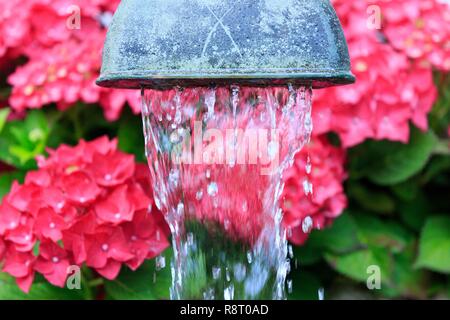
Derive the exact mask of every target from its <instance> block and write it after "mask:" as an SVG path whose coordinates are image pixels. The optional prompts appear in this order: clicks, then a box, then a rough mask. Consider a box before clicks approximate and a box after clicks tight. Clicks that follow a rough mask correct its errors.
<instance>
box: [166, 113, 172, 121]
mask: <svg viewBox="0 0 450 320" xmlns="http://www.w3.org/2000/svg"><path fill="white" fill-rule="evenodd" d="M166 119H167V121H172V116H171V115H170V113H168V114H167V115H166Z"/></svg>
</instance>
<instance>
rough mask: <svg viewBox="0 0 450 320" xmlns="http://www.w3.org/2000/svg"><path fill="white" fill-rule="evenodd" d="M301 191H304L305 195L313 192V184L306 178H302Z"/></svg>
mask: <svg viewBox="0 0 450 320" xmlns="http://www.w3.org/2000/svg"><path fill="white" fill-rule="evenodd" d="M303 192H304V193H305V195H306V196H308V195H310V194H311V195H312V194H313V185H312V183H311V182H309V181H308V180H306V179H305V180H303Z"/></svg>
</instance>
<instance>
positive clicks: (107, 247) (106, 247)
mask: <svg viewBox="0 0 450 320" xmlns="http://www.w3.org/2000/svg"><path fill="white" fill-rule="evenodd" d="M108 250H109V245H108V244H107V243H104V244H102V251H104V252H106V251H108Z"/></svg>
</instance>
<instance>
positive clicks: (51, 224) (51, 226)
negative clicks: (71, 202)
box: [48, 222, 56, 229]
mask: <svg viewBox="0 0 450 320" xmlns="http://www.w3.org/2000/svg"><path fill="white" fill-rule="evenodd" d="M48 226H49V227H50V229H55V227H56V225H55V223H53V222H50V224H49V225H48Z"/></svg>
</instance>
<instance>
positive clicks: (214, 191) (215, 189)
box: [208, 182, 219, 197]
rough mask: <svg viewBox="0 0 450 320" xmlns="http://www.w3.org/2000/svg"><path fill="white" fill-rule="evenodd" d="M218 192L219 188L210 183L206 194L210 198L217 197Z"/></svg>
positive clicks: (215, 184)
mask: <svg viewBox="0 0 450 320" xmlns="http://www.w3.org/2000/svg"><path fill="white" fill-rule="evenodd" d="M218 192H219V187H218V186H217V183H215V182H211V183H210V184H209V185H208V194H209V195H210V196H211V197H215V196H216V195H217V193H218Z"/></svg>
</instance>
